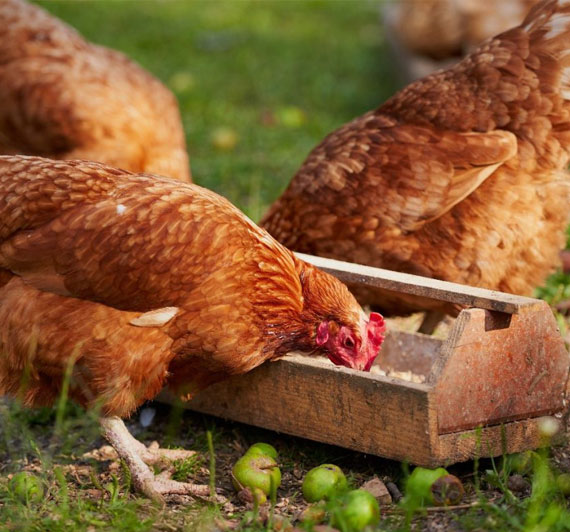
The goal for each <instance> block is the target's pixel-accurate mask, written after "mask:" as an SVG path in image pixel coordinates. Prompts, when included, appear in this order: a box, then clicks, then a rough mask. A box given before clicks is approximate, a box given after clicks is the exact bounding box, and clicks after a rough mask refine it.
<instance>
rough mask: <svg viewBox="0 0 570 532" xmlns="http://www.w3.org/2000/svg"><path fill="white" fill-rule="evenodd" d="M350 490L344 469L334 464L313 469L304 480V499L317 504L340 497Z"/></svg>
mask: <svg viewBox="0 0 570 532" xmlns="http://www.w3.org/2000/svg"><path fill="white" fill-rule="evenodd" d="M347 488H348V483H347V481H346V477H345V476H344V473H343V472H342V469H341V468H340V467H338V466H336V465H334V464H322V465H320V466H317V467H314V468H313V469H311V470H310V471H309V472H308V473H307V474H306V475H305V478H304V480H303V486H302V490H303V497H305V500H306V501H307V502H317V501H321V500H323V499H330V498H332V497H336V496H337V495H340V494H341V493H343V492H344V491H346V490H347Z"/></svg>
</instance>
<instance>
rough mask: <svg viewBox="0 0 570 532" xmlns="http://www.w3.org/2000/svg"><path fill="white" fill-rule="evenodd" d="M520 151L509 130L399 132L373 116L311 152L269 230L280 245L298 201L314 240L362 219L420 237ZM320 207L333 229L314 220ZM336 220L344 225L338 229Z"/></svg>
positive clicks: (425, 128)
mask: <svg viewBox="0 0 570 532" xmlns="http://www.w3.org/2000/svg"><path fill="white" fill-rule="evenodd" d="M516 148H517V140H516V137H515V136H514V135H513V134H512V133H509V132H507V131H500V130H497V131H491V132H487V133H477V132H465V133H462V132H455V131H446V130H440V129H437V128H434V127H431V126H429V125H425V126H413V125H398V124H397V123H395V122H394V120H392V119H389V118H386V117H382V116H378V115H377V114H376V113H368V114H367V115H364V116H363V117H361V118H359V119H357V120H355V121H353V122H351V123H349V124H347V125H346V126H344V127H342V128H341V129H339V130H337V131H336V132H334V133H333V134H331V135H329V136H328V137H327V138H326V139H325V140H324V141H323V142H322V143H321V145H320V146H318V147H317V148H316V149H315V150H314V151H313V152H312V153H311V155H310V156H309V158H308V159H307V160H306V161H305V163H304V164H303V167H302V169H301V170H300V172H299V173H298V174H297V176H295V178H294V179H293V181H292V183H291V185H290V188H289V189H288V190H287V191H286V192H285V194H284V195H283V196H282V198H281V199H280V200H279V201H278V202H277V204H275V205H274V206H273V208H272V209H271V210H270V211H269V213H268V215H267V217H266V219H265V221H264V225H265V227H266V228H267V229H268V230H269V232H270V233H272V234H274V235H275V236H276V237H277V238H278V239H280V238H281V235H280V230H279V224H280V222H281V220H282V218H283V216H282V211H283V209H287V203H288V201H290V205H289V207H290V209H291V210H294V209H296V208H298V202H299V201H300V202H302V203H303V204H304V205H306V209H307V210H308V213H309V216H308V221H307V227H306V228H305V229H306V230H308V231H311V232H312V234H313V236H314V233H315V232H318V231H319V229H320V228H327V230H331V231H332V232H333V233H334V232H335V231H336V230H341V231H342V225H343V220H344V221H346V218H349V217H355V216H359V215H361V214H362V213H364V212H366V216H367V217H370V218H375V219H376V220H380V221H382V223H383V224H385V225H386V227H387V228H391V229H392V228H398V229H399V230H401V231H414V230H417V229H419V228H420V227H422V226H423V225H424V224H425V223H427V222H430V221H433V220H434V219H436V218H439V217H440V216H442V215H443V214H445V213H446V212H448V211H449V210H450V209H451V208H452V207H453V206H454V205H456V204H457V203H459V202H460V201H461V200H463V199H464V198H465V197H467V196H468V195H469V194H471V193H472V192H473V191H474V190H475V189H476V188H477V187H478V186H479V185H480V184H481V183H482V182H483V181H485V179H487V178H488V177H489V176H490V175H491V174H492V173H493V172H494V171H495V170H496V169H497V168H498V167H499V166H500V165H501V164H502V163H504V162H505V161H506V160H508V159H509V158H511V157H513V156H514V155H515V153H516ZM317 198H318V201H316V200H317ZM296 204H297V205H296ZM311 205H312V206H313V207H311ZM320 205H327V210H328V212H329V214H328V215H325V216H328V218H329V220H327V221H328V222H329V223H325V222H326V221H325V220H320V221H319V222H318V223H317V226H318V227H315V226H314V222H315V220H312V219H311V215H310V213H311V211H312V212H318V211H319V209H320ZM333 206H334V207H333ZM305 214H307V212H306V211H305ZM287 216H294V214H293V213H292V212H287V215H285V218H286V217H287ZM330 218H336V219H337V220H338V227H336V228H335V227H334V225H335V224H334V223H333V224H331V223H330V222H331V221H333V220H331V219H330ZM296 233H297V234H298V235H299V234H301V233H302V231H296ZM284 243H285V244H286V245H287V244H290V242H287V240H285V241H284Z"/></svg>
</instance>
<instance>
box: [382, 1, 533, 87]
mask: <svg viewBox="0 0 570 532" xmlns="http://www.w3.org/2000/svg"><path fill="white" fill-rule="evenodd" d="M536 3H537V0H400V1H399V2H395V3H393V2H389V3H386V4H385V5H384V6H383V17H384V23H385V26H386V33H387V38H388V41H389V43H390V45H391V47H392V50H393V52H394V54H395V55H396V57H397V61H398V65H399V67H400V68H401V69H402V74H403V80H404V81H405V82H410V81H413V80H415V79H418V78H421V77H423V76H426V75H428V74H430V73H431V72H433V71H434V70H437V69H439V68H445V67H447V66H449V65H451V64H452V63H454V62H456V61H457V60H458V59H460V58H461V57H462V56H463V55H465V54H466V53H468V52H470V51H471V50H472V49H473V48H474V47H475V46H477V45H478V44H479V43H481V42H482V41H484V40H485V39H488V38H489V37H493V36H494V35H498V34H499V33H501V32H503V31H505V30H508V29H509V28H512V27H514V26H516V25H517V24H520V23H521V22H522V20H523V19H524V17H525V16H526V14H527V13H528V12H529V10H530V8H531V7H532V6H533V5H534V4H536Z"/></svg>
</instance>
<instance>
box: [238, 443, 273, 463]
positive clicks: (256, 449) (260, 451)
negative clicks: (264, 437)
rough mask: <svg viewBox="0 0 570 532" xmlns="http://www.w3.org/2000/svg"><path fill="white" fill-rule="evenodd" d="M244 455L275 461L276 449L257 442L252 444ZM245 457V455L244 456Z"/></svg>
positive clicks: (267, 444)
mask: <svg viewBox="0 0 570 532" xmlns="http://www.w3.org/2000/svg"><path fill="white" fill-rule="evenodd" d="M245 454H246V455H247V454H249V455H253V454H257V455H265V456H270V457H271V458H273V460H277V456H278V454H277V449H275V447H273V445H270V444H269V443H263V442H257V443H254V444H253V445H252V446H251V447H250V448H249V449H248V450H247V451H246V452H245ZM244 456H245V455H244Z"/></svg>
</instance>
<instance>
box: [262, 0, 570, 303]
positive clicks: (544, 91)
mask: <svg viewBox="0 0 570 532" xmlns="http://www.w3.org/2000/svg"><path fill="white" fill-rule="evenodd" d="M562 4H563V3H562V2H560V4H558V3H557V2H556V1H553V0H549V1H546V2H543V3H541V4H540V5H539V6H537V7H536V8H535V9H534V10H533V11H531V13H530V14H529V16H528V18H527V19H526V20H525V22H524V23H523V24H522V25H521V26H520V27H517V28H515V29H512V30H510V31H508V32H506V33H503V34H501V35H499V36H498V37H496V38H494V39H492V40H489V41H487V42H486V43H485V44H483V45H482V46H481V47H480V48H479V49H477V50H476V51H474V52H473V53H472V54H471V55H469V56H468V57H467V58H466V59H464V60H463V61H462V62H461V63H459V64H457V65H456V66H454V67H453V68H450V69H449V70H446V71H442V72H439V73H435V74H433V75H431V76H429V77H427V78H425V79H422V80H419V81H417V82H415V83H413V84H411V85H409V86H408V87H406V88H405V89H403V90H402V91H400V92H399V93H397V94H396V95H395V96H394V97H392V98H391V99H390V100H388V101H387V102H386V103H385V104H384V105H382V106H381V107H379V108H378V109H377V110H375V111H371V112H369V113H367V114H365V115H364V116H362V117H359V118H356V119H355V120H353V121H352V122H350V123H348V124H347V125H345V126H343V127H341V128H340V129H338V130H337V131H335V132H333V133H331V134H330V135H329V136H328V137H327V138H325V139H324V140H323V141H322V142H321V144H319V145H318V146H317V147H316V148H315V149H314V150H313V152H312V153H311V154H310V155H309V156H308V158H307V159H306V161H305V162H304V164H303V166H302V167H301V169H300V170H299V171H298V173H297V174H296V176H295V177H294V178H293V180H292V182H291V184H290V185H289V187H288V188H287V190H286V191H285V192H284V194H283V195H282V196H281V198H280V199H279V200H277V201H276V202H275V204H274V205H273V206H272V207H271V208H270V210H269V212H268V214H267V215H266V216H265V218H264V220H263V221H262V226H264V227H265V228H266V229H267V230H268V231H269V232H270V233H271V234H272V235H273V236H275V237H276V238H277V239H278V240H280V241H281V242H282V243H283V244H285V245H286V246H288V247H290V248H291V249H295V250H297V251H303V252H307V253H313V254H317V255H323V256H328V257H333V258H337V259H344V260H348V261H352V262H356V263H363V264H369V265H373V266H379V267H384V268H388V269H392V270H399V271H404V272H408V273H415V274H420V275H425V276H429V277H435V278H439V279H444V280H449V281H455V282H459V283H464V284H470V285H476V286H482V287H486V288H491V289H497V290H501V291H505V292H513V293H518V294H529V293H530V292H531V290H532V289H533V287H535V286H537V285H538V284H540V283H542V282H543V281H544V280H545V278H546V276H547V275H548V274H549V273H550V272H551V271H552V270H553V269H554V268H555V266H556V265H557V264H558V260H559V259H558V252H559V250H560V249H561V247H562V245H563V242H564V234H563V230H564V228H565V227H566V224H567V221H568V200H569V194H568V192H569V179H568V175H567V173H566V167H567V165H568V160H569V152H568V147H569V146H570V144H569V141H570V136H569V130H570V114H569V113H570V105H569V103H568V99H569V98H570V87H569V86H568V83H569V77H570V76H569V69H570V54H569V51H568V49H569V48H570V5H568V3H567V2H566V3H565V4H564V5H562ZM360 296H361V298H362V300H363V301H365V302H371V303H375V304H378V305H379V306H380V308H383V309H384V310H387V311H390V312H407V311H410V310H414V309H416V308H418V307H419V308H426V307H429V308H434V307H437V304H436V303H428V302H426V301H425V300H424V301H417V300H415V301H414V300H413V299H410V298H409V297H407V296H405V295H401V294H390V293H379V292H372V291H367V292H361V293H360ZM448 310H451V309H448Z"/></svg>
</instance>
